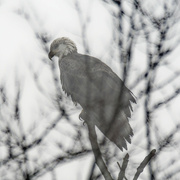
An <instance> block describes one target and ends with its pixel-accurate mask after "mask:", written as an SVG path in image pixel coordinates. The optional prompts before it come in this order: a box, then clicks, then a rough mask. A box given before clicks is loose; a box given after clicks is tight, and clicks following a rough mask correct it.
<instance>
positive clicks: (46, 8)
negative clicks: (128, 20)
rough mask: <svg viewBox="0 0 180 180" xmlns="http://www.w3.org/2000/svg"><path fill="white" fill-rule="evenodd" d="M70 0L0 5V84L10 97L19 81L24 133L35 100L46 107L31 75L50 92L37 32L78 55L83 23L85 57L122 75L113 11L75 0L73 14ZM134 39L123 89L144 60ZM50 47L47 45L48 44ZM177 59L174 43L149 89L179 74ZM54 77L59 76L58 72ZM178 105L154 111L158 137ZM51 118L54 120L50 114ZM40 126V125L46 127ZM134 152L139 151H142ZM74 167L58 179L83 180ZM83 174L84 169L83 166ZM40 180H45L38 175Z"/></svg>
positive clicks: (4, 0) (95, 0) (91, 0)
mask: <svg viewBox="0 0 180 180" xmlns="http://www.w3.org/2000/svg"><path fill="white" fill-rule="evenodd" d="M75 2H76V1H75V0H51V1H50V0H1V1H0V81H1V83H2V84H5V85H6V86H7V87H8V91H9V93H10V94H11V96H12V97H13V96H14V93H15V91H14V89H15V79H17V80H20V83H21V84H23V89H24V90H23V98H22V106H23V113H22V117H23V119H24V124H23V126H24V129H25V130H27V131H28V129H29V127H30V126H31V125H32V124H33V122H32V113H34V112H36V114H37V117H38V111H39V109H40V108H39V104H37V102H40V105H41V108H44V109H46V108H47V107H46V106H45V104H46V103H47V101H48V100H47V99H44V97H43V96H42V95H41V94H40V93H39V92H38V90H37V89H36V85H35V83H34V79H33V78H32V72H36V73H38V74H39V78H40V82H41V84H42V87H44V88H45V89H46V90H47V93H49V92H50V88H49V86H48V83H49V82H51V80H52V74H51V69H50V65H49V64H50V63H52V62H50V61H49V59H48V55H47V52H45V51H44V50H43V48H42V46H41V44H40V42H39V41H38V40H37V38H36V35H37V34H38V35H44V36H47V37H48V38H50V39H51V40H53V39H55V38H57V37H62V36H65V37H69V38H70V39H72V40H73V41H74V42H75V43H76V45H77V47H78V52H80V53H85V50H84V47H83V37H82V27H83V25H87V26H86V30H87V31H86V34H85V36H86V37H85V38H86V41H87V44H88V47H89V50H90V52H89V53H90V54H91V55H92V56H95V57H98V58H100V59H101V60H102V61H104V62H105V63H107V64H108V65H109V66H110V67H111V68H112V69H113V70H114V71H115V72H116V73H117V74H118V75H119V76H121V75H122V74H121V68H120V67H119V62H118V60H119V58H118V47H117V45H114V44H111V42H112V40H113V35H114V34H113V33H114V30H113V25H114V23H115V20H114V19H113V17H112V16H111V14H110V11H109V10H108V9H109V8H112V9H113V10H114V12H117V9H116V7H115V6H113V5H109V6H105V5H104V4H103V3H102V1H100V0H79V1H77V2H79V3H78V5H79V10H80V11H79V12H78V11H77V6H76V4H75ZM87 22H88V24H87ZM175 28H176V29H173V30H172V33H171V34H170V35H169V36H173V34H175V33H177V32H179V31H178V30H179V24H178V25H177V26H176V27H175ZM175 39H176V37H175ZM137 41H138V43H137V47H136V48H135V52H134V60H133V62H132V68H131V70H132V73H131V74H130V77H129V81H128V82H127V83H128V85H131V84H132V82H133V81H134V79H135V78H136V77H137V76H138V75H139V74H141V73H142V72H143V71H144V70H145V67H146V65H147V63H146V61H144V59H145V58H146V55H145V45H144V42H143V38H142V39H141V38H140V39H138V40H137ZM50 43H51V41H50V42H49V44H48V45H50ZM112 50H113V51H114V53H113V56H114V58H113V61H111V60H110V59H111V54H110V52H112ZM179 57H180V47H179V45H177V48H176V50H175V51H174V52H173V54H172V55H171V56H169V58H168V59H167V60H166V63H169V64H170V65H169V66H168V68H167V67H166V66H162V67H161V68H159V70H158V72H157V80H156V84H154V86H156V85H158V84H161V83H163V82H165V81H166V79H167V78H168V77H170V76H171V75H173V74H175V72H177V71H179V67H180V60H179ZM55 63H57V59H55ZM57 73H59V72H58V68H57ZM179 82H180V78H176V80H175V81H173V82H172V84H171V85H169V86H166V87H165V88H163V89H161V90H160V91H158V92H155V93H154V102H156V101H158V100H159V99H162V100H163V98H164V97H168V95H170V94H171V92H172V91H173V90H174V88H176V87H178V86H179ZM142 86H143V84H140V86H138V87H136V88H135V89H133V93H134V94H135V95H136V93H138V92H139V89H140V88H141V87H142ZM46 87H47V88H46ZM137 101H138V100H137ZM139 103H141V102H139ZM179 107H180V98H179V97H178V98H176V100H174V101H173V102H172V103H171V105H170V107H169V109H168V110H167V109H165V108H164V109H163V108H162V109H160V111H161V113H158V114H157V117H156V118H157V119H158V123H159V127H160V129H161V132H162V134H164V135H166V134H168V132H171V130H172V129H173V128H174V127H175V126H176V124H177V122H178V121H179V117H180V113H179ZM47 109H48V108H47ZM138 111H139V112H137V113H135V115H134V116H135V117H136V121H135V120H134V119H135V117H134V118H133V121H132V122H131V124H132V126H133V127H135V128H137V126H138V125H140V123H141V122H139V121H140V120H139V119H142V114H141V109H139V110H138ZM172 114H173V120H172V117H171V116H172ZM52 116H56V112H54V114H53V115H52ZM77 116H78V115H77ZM138 117H139V119H138ZM76 118H77V117H76ZM34 119H36V118H34ZM77 119H78V118H77ZM170 119H171V120H170ZM35 121H36V120H35ZM41 125H42V126H43V125H44V126H46V123H42V124H41ZM135 139H136V138H135ZM134 141H135V140H134ZM132 144H133V142H132ZM133 147H137V146H136V144H133ZM138 148H142V149H143V147H138ZM51 150H52V149H51V148H50V151H51ZM51 152H53V151H51ZM87 158H88V162H91V160H92V156H91V157H90V158H89V157H87ZM86 163H87V160H86V159H85V160H83V161H81V167H82V168H83V167H85V166H86ZM77 164H78V165H79V162H73V163H71V166H69V164H67V165H65V166H63V167H62V168H61V172H62V173H61V176H62V179H73V177H75V176H76V175H77V174H79V177H78V179H79V180H83V179H84V178H85V176H86V173H87V172H85V173H84V174H82V173H81V172H82V169H79V166H78V165H77ZM69 167H73V168H75V167H76V168H75V169H77V170H75V169H74V171H71V172H74V174H73V173H69ZM83 170H85V171H87V169H86V168H84V169H83ZM48 176H49V175H48ZM40 179H41V178H40ZM42 179H45V178H44V177H43V178H42ZM47 179H48V177H47Z"/></svg>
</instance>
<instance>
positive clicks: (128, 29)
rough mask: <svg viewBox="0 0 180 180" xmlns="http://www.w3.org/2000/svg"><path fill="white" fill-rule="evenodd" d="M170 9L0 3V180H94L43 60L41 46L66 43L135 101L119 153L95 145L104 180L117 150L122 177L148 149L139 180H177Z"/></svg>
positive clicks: (66, 102) (175, 11)
mask: <svg viewBox="0 0 180 180" xmlns="http://www.w3.org/2000/svg"><path fill="white" fill-rule="evenodd" d="M179 8H180V2H179V1H178V0H169V1H166V0H159V1H155V0H153V1H152V0H144V1H139V0H121V1H120V0H66V1H65V0H51V1H49V0H26V1H25V0H13V1H12V0H0V179H1V180H12V179H13V180H14V179H17V180H24V179H25V180H31V179H36V180H42V179H43V180H46V179H47V180H63V179H64V180H88V179H97V180H101V179H103V176H102V174H101V172H100V171H99V169H98V168H97V167H96V166H95V160H94V155H93V153H92V151H91V145H90V143H89V139H88V131H87V127H86V125H85V124H84V123H83V121H80V120H79V117H78V116H79V113H80V112H81V108H80V106H74V104H73V103H72V102H71V99H70V98H69V97H67V96H66V95H65V93H64V92H63V91H62V88H61V84H60V78H59V74H60V73H59V68H58V60H57V59H56V58H55V59H54V61H53V62H52V61H50V60H49V59H48V52H49V46H50V43H51V42H52V41H53V40H54V39H55V38H58V37H69V38H70V39H72V40H73V41H74V42H75V43H76V45H77V48H78V52H79V53H82V54H89V55H91V56H94V57H97V58H99V59H101V60H102V61H103V62H105V63H106V64H108V65H109V66H110V67H111V68H112V69H113V71H114V72H116V73H117V74H118V76H119V77H120V78H121V79H122V80H124V81H125V84H126V85H127V87H128V88H129V89H130V90H131V91H132V92H133V93H134V95H135V96H136V98H137V105H133V108H134V111H133V113H132V118H131V119H130V120H129V121H130V124H131V126H132V128H133V131H134V136H133V138H132V143H131V144H129V145H128V151H124V152H121V151H120V150H119V149H118V148H117V147H116V146H115V145H114V144H113V143H112V142H110V141H108V140H107V139H106V143H105V144H104V143H102V145H101V148H100V149H101V152H102V154H103V158H104V160H105V162H106V165H107V167H108V169H109V171H110V173H111V175H112V177H113V179H117V178H118V174H119V171H120V169H119V166H118V164H117V162H118V163H119V164H120V165H122V160H123V158H124V156H125V154H126V153H127V152H128V153H129V156H130V157H129V162H128V166H127V169H126V179H128V180H129V179H133V177H134V174H135V172H136V171H137V168H138V166H139V164H140V163H141V162H142V161H143V159H144V158H145V157H146V156H147V154H148V153H149V152H150V151H151V150H152V149H156V155H155V156H154V157H153V159H152V160H151V161H150V163H149V164H148V165H147V166H146V168H145V169H144V171H143V173H142V174H141V175H140V177H139V179H142V180H144V179H146V180H153V179H155V180H164V179H170V180H178V179H179V177H180V109H179V108H180V96H179V93H180V33H179V32H180V11H179ZM96 132H97V134H98V140H99V143H100V144H101V142H102V141H103V138H104V136H103V135H102V133H101V132H100V131H99V130H98V129H96Z"/></svg>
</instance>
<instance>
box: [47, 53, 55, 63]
mask: <svg viewBox="0 0 180 180" xmlns="http://www.w3.org/2000/svg"><path fill="white" fill-rule="evenodd" d="M53 56H54V53H53V52H52V51H50V52H49V54H48V57H49V59H50V60H51V61H52V57H53Z"/></svg>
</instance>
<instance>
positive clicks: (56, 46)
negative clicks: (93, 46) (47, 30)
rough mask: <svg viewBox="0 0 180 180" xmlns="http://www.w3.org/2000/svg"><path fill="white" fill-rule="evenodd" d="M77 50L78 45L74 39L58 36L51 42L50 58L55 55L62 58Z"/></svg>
mask: <svg viewBox="0 0 180 180" xmlns="http://www.w3.org/2000/svg"><path fill="white" fill-rule="evenodd" d="M76 52H77V47H76V45H75V43H74V42H73V41H71V40H70V39H69V38H66V37H62V38H58V39H55V40H54V41H53V42H52V43H51V46H50V52H49V59H52V57H53V56H57V57H59V59H62V58H63V57H65V56H67V55H68V54H71V53H76Z"/></svg>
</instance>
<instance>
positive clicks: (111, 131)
mask: <svg viewBox="0 0 180 180" xmlns="http://www.w3.org/2000/svg"><path fill="white" fill-rule="evenodd" d="M48 56H49V59H50V60H52V58H53V57H54V56H56V57H58V58H59V60H58V65H59V69H60V80H61V84H62V89H63V91H64V92H65V93H66V94H67V96H70V97H71V99H72V101H73V102H74V103H75V104H76V103H78V104H79V105H80V106H81V107H82V111H81V113H80V114H79V118H80V119H83V120H84V121H85V122H88V123H91V125H93V126H96V127H97V128H98V129H99V130H100V131H101V132H102V133H103V134H104V135H105V136H106V138H108V139H109V140H110V141H112V142H113V143H114V144H115V145H116V146H117V147H118V148H119V149H120V150H121V151H123V148H124V149H126V150H127V142H128V143H131V138H132V136H133V130H132V128H131V126H130V124H129V118H131V113H132V111H133V109H132V105H131V103H136V97H135V96H134V94H133V93H132V92H131V91H130V90H129V89H128V88H127V87H126V86H125V84H124V82H123V81H122V80H121V79H120V78H119V76H118V75H117V74H116V73H115V72H114V71H113V70H112V69H111V68H110V67H109V66H108V65H106V64H105V63H104V62H102V61H101V60H99V59H98V58H95V57H92V56H89V55H84V54H80V53H78V51H77V47H76V44H75V43H74V42H73V41H72V40H70V39H69V38H67V37H61V38H57V39H55V40H54V41H53V42H52V43H51V45H50V51H49V54H48Z"/></svg>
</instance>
